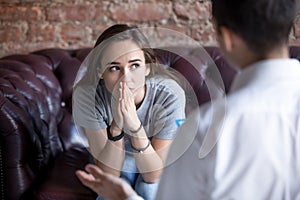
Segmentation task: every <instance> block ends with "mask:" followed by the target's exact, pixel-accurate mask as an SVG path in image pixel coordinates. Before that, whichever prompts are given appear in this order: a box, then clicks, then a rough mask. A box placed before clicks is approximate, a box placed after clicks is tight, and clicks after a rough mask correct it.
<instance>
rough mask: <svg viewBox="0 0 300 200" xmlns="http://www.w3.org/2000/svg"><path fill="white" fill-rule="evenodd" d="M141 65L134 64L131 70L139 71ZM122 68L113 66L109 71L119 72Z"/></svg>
mask: <svg viewBox="0 0 300 200" xmlns="http://www.w3.org/2000/svg"><path fill="white" fill-rule="evenodd" d="M139 66H140V65H139V64H137V63H134V64H132V65H130V70H135V69H137V68H138V67H139ZM120 69H121V68H120V67H119V66H111V67H110V68H109V71H112V72H113V71H118V70H120Z"/></svg>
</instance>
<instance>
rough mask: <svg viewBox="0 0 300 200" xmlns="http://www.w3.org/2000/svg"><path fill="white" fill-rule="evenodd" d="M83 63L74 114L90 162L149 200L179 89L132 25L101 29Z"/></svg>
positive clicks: (180, 106) (180, 113)
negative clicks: (89, 156)
mask: <svg viewBox="0 0 300 200" xmlns="http://www.w3.org/2000/svg"><path fill="white" fill-rule="evenodd" d="M83 65H86V69H85V70H86V73H85V75H84V76H83V77H82V79H81V80H80V81H79V82H78V83H77V84H76V85H75V87H74V92H73V115H74V120H75V123H76V125H77V126H78V128H80V129H81V130H83V131H84V133H85V135H86V136H87V138H88V142H89V148H90V152H91V154H92V155H93V157H94V162H95V164H96V165H98V166H99V167H100V168H101V169H102V170H103V171H105V172H109V173H111V174H114V175H116V176H120V177H121V178H124V179H125V180H126V181H128V182H129V183H130V184H131V186H132V187H133V188H134V189H135V191H136V192H137V193H138V194H139V195H140V196H142V197H143V198H145V199H147V200H148V199H149V200H150V199H154V198H155V195H156V190H157V186H158V182H159V179H160V176H161V173H162V170H163V167H164V163H165V158H166V154H167V151H168V149H169V146H170V144H171V142H172V140H173V139H174V137H175V134H176V131H177V128H178V126H177V124H176V120H181V119H184V118H185V94H184V91H183V89H182V88H181V87H180V86H179V84H178V83H177V82H176V81H175V80H174V79H172V77H173V76H172V74H171V73H170V72H168V71H167V70H166V69H164V68H163V67H162V66H160V65H159V64H158V62H157V60H156V57H155V55H154V52H153V50H152V49H151V48H150V45H149V44H148V42H147V39H146V37H145V36H144V35H143V34H142V32H141V31H140V30H139V29H137V28H136V27H133V26H128V25H124V24H117V25H114V26H111V27H110V28H108V29H106V30H105V31H104V32H103V33H102V34H101V35H100V36H99V38H98V39H97V42H96V44H95V47H94V49H93V50H92V52H91V53H90V54H89V55H88V57H87V59H86V60H85V62H84V64H83ZM99 198H100V197H99Z"/></svg>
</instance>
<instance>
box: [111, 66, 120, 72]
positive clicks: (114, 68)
mask: <svg viewBox="0 0 300 200" xmlns="http://www.w3.org/2000/svg"><path fill="white" fill-rule="evenodd" d="M119 69H120V67H118V66H111V67H110V68H109V71H117V70H119Z"/></svg>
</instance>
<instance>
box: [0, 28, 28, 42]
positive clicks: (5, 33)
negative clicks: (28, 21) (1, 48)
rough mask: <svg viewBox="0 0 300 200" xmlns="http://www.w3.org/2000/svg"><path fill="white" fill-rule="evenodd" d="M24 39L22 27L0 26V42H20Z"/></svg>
mask: <svg viewBox="0 0 300 200" xmlns="http://www.w3.org/2000/svg"><path fill="white" fill-rule="evenodd" d="M24 39H25V37H24V34H23V27H22V26H16V25H0V42H1V43H4V42H22V41H24Z"/></svg>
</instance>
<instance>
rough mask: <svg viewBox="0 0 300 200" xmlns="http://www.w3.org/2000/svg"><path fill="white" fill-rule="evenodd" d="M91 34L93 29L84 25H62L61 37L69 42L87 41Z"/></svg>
mask: <svg viewBox="0 0 300 200" xmlns="http://www.w3.org/2000/svg"><path fill="white" fill-rule="evenodd" d="M91 35H92V34H91V31H90V30H88V28H86V27H84V26H79V25H78V26H77V25H71V24H67V25H62V26H61V31H60V37H61V38H62V39H63V40H64V41H66V42H67V43H73V42H76V41H79V42H80V41H87V40H88V38H89V37H91Z"/></svg>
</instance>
